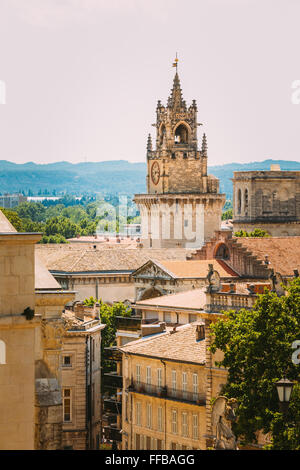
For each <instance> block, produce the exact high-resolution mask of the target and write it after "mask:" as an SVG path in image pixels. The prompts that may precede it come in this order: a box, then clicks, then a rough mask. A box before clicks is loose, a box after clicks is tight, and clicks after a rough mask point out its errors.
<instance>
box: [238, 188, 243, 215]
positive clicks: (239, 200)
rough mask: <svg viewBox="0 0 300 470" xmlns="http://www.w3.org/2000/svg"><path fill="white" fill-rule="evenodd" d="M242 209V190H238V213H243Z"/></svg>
mask: <svg viewBox="0 0 300 470" xmlns="http://www.w3.org/2000/svg"><path fill="white" fill-rule="evenodd" d="M241 210H242V191H241V190H240V189H239V190H238V201H237V212H238V214H240V213H241Z"/></svg>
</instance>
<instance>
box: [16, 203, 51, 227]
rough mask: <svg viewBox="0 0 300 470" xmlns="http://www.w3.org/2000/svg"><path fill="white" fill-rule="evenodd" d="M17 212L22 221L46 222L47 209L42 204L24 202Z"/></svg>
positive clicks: (17, 208)
mask: <svg viewBox="0 0 300 470" xmlns="http://www.w3.org/2000/svg"><path fill="white" fill-rule="evenodd" d="M16 212H17V213H18V215H19V217H21V219H25V218H27V219H30V220H32V221H33V222H41V221H42V220H44V216H45V212H46V210H45V207H44V206H43V204H41V203H40V202H22V203H21V204H19V205H18V206H17V207H16Z"/></svg>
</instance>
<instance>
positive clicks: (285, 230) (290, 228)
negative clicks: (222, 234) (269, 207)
mask: <svg viewBox="0 0 300 470" xmlns="http://www.w3.org/2000/svg"><path fill="white" fill-rule="evenodd" d="M256 228H260V229H262V230H266V231H267V232H268V233H269V234H270V235H271V236H272V237H296V236H299V235H300V222H287V223H282V222H281V223H278V224H274V223H263V222H253V223H249V222H234V223H233V232H234V233H235V232H238V231H239V230H246V232H252V231H253V230H255V229H256Z"/></svg>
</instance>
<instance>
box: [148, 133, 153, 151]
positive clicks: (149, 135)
mask: <svg viewBox="0 0 300 470" xmlns="http://www.w3.org/2000/svg"><path fill="white" fill-rule="evenodd" d="M151 151H152V138H151V134H148V140H147V152H151Z"/></svg>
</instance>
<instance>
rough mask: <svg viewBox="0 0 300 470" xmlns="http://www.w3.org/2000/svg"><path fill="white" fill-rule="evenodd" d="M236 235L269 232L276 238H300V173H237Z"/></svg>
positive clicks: (234, 182)
mask: <svg viewBox="0 0 300 470" xmlns="http://www.w3.org/2000/svg"><path fill="white" fill-rule="evenodd" d="M233 218H234V231H237V230H241V229H243V230H246V231H252V230H253V229H254V228H262V229H264V230H267V231H268V232H269V233H270V234H271V235H272V236H287V235H288V236H295V235H299V234H300V172H299V171H248V172H234V178H233Z"/></svg>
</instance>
